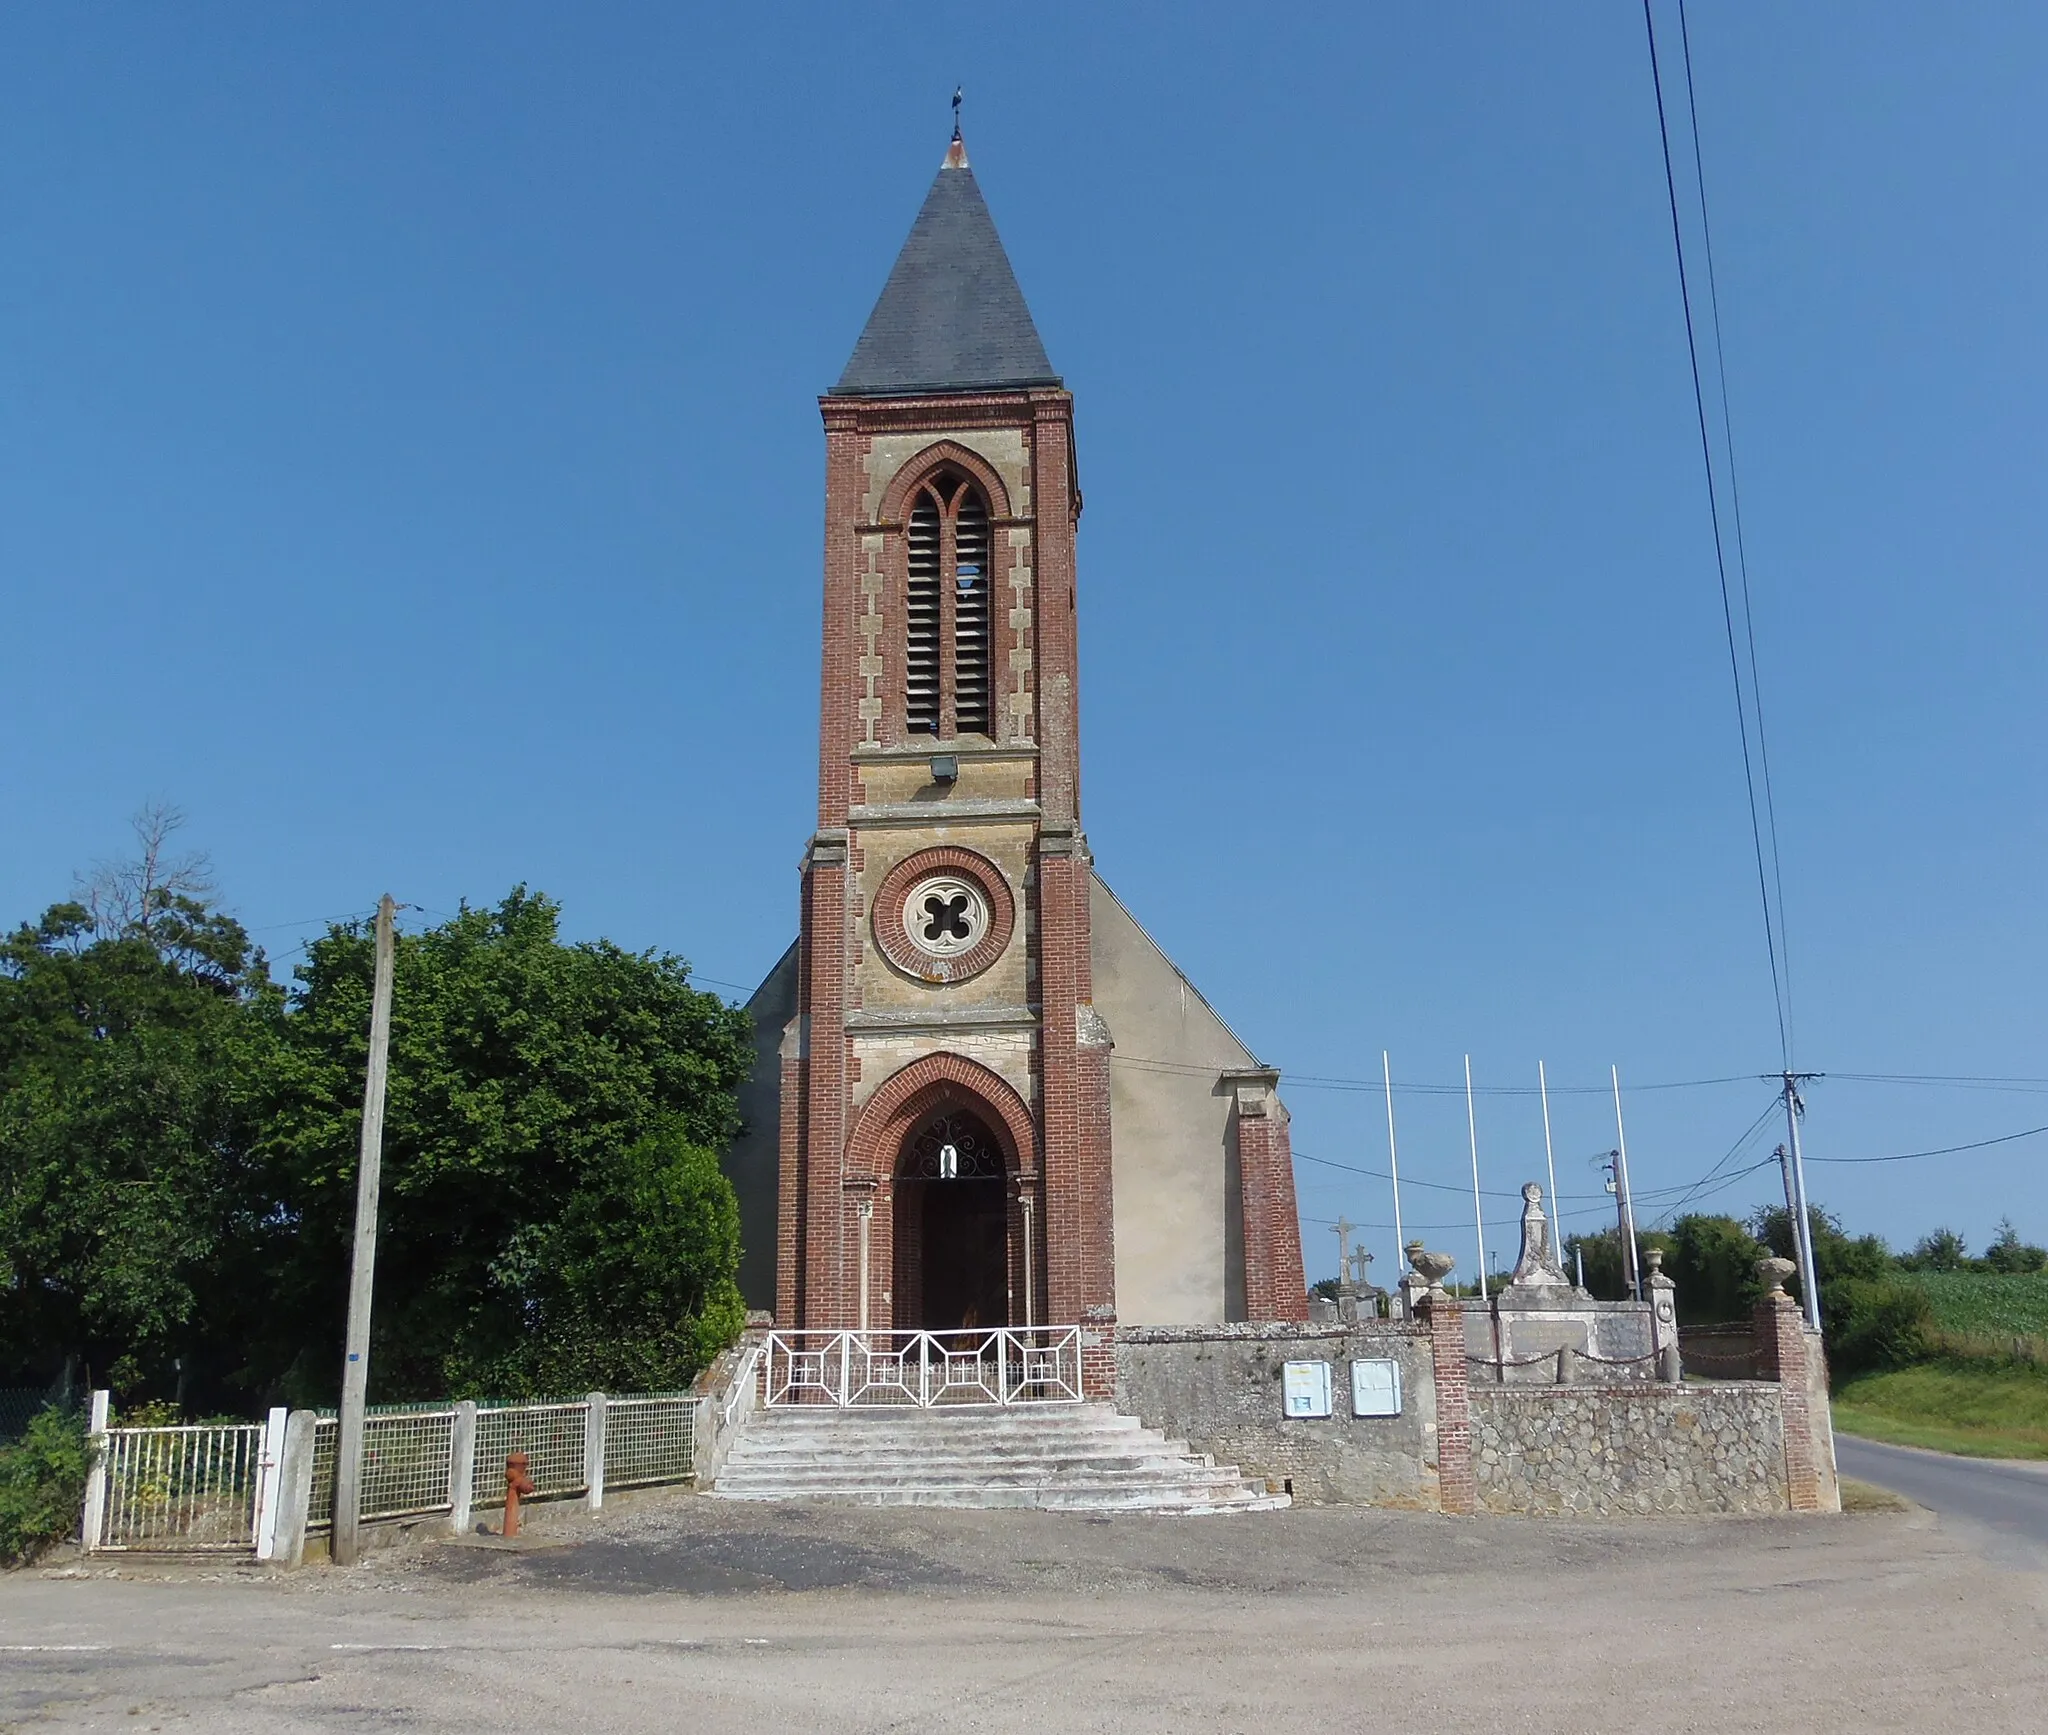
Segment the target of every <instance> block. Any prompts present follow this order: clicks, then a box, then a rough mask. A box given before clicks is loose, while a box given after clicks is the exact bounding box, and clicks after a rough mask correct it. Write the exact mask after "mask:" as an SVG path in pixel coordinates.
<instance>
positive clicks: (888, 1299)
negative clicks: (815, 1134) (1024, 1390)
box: [845, 1053, 1046, 1330]
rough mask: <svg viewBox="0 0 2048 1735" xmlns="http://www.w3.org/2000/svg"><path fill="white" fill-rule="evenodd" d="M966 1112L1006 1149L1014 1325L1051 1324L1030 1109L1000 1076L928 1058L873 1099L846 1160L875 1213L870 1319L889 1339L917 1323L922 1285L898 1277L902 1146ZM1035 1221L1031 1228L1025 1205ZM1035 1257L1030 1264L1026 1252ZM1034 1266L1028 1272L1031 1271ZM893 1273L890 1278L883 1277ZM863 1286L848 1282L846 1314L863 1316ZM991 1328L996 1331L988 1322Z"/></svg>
mask: <svg viewBox="0 0 2048 1735" xmlns="http://www.w3.org/2000/svg"><path fill="white" fill-rule="evenodd" d="M948 1108H961V1109H967V1110H969V1111H971V1112H972V1113H974V1114H975V1115H977V1116H979V1117H980V1118H981V1119H982V1120H983V1121H984V1122H986V1123H987V1125H988V1128H989V1130H990V1131H991V1132H992V1133H994V1134H995V1137H996V1141H997V1143H998V1144H999V1145H1000V1146H1001V1147H1002V1154H1003V1165H1004V1168H1005V1170H1006V1171H1007V1177H1008V1178H1007V1180H1006V1182H1005V1185H1004V1194H1005V1204H1006V1218H1007V1224H1006V1230H1007V1232H1006V1237H1005V1240H1006V1247H1007V1252H1006V1271H1005V1278H1006V1282H1007V1287H1008V1293H1009V1319H1010V1323H1011V1324H1013V1325H1018V1324H1022V1323H1024V1316H1025V1313H1026V1312H1027V1311H1029V1312H1030V1313H1032V1314H1034V1315H1035V1316H1036V1317H1037V1318H1038V1319H1043V1318H1044V1316H1045V1271H1046V1259H1045V1250H1044V1229H1043V1215H1042V1206H1041V1202H1040V1200H1039V1197H1038V1190H1039V1164H1038V1148H1037V1132H1036V1128H1035V1127H1034V1125H1033V1122H1032V1118H1031V1111H1030V1109H1029V1108H1028V1107H1027V1106H1026V1105H1025V1102H1024V1099H1023V1098H1022V1097H1021V1096H1019V1095H1018V1094H1017V1092H1016V1090H1015V1088H1014V1087H1012V1086H1011V1085H1010V1084H1009V1083H1008V1082H1007V1081H1006V1080H1005V1079H1003V1078H1002V1077H1001V1076H1000V1075H999V1074H997V1073H995V1072H992V1071H991V1070H990V1069H989V1068H987V1067H985V1066H982V1065H980V1064H979V1063H978V1062H975V1061H972V1060H969V1059H967V1058H966V1057H965V1056H963V1055H958V1054H946V1053H939V1054H927V1055H925V1056H923V1057H922V1058H921V1059H918V1060H914V1061H912V1062H911V1063H910V1064H909V1065H908V1066H906V1067H904V1068H903V1069H902V1071H900V1072H897V1073H895V1074H893V1075H892V1076H891V1077H890V1078H889V1079H888V1080H887V1081H886V1082H884V1084H883V1085H882V1087H881V1088H880V1089H879V1090H878V1091H876V1092H875V1094H874V1095H873V1096H872V1097H871V1098H869V1100H868V1103H867V1106H866V1107H865V1108H864V1109H863V1110H862V1111H861V1115H860V1119H859V1121H858V1123H857V1124H856V1126H855V1127H854V1131H853V1137H852V1139H851V1140H850V1141H849V1142H848V1145H847V1151H846V1171H845V1172H846V1186H847V1187H848V1189H849V1190H851V1191H854V1192H856V1193H858V1194H860V1195H862V1196H864V1197H865V1198H866V1199H867V1201H868V1205H867V1209H868V1210H870V1211H871V1212H872V1217H871V1218H870V1222H869V1228H870V1231H871V1233H872V1236H873V1244H872V1263H871V1268H870V1277H869V1283H870V1291H869V1298H868V1310H867V1317H868V1320H869V1323H870V1324H871V1325H872V1326H873V1327H875V1328H877V1329H881V1330H887V1329H890V1328H892V1327H893V1326H894V1325H895V1324H896V1323H897V1321H898V1320H899V1319H902V1320H904V1321H905V1322H906V1323H909V1324H916V1323H917V1322H918V1312H919V1306H920V1300H921V1281H920V1279H919V1277H918V1276H917V1275H916V1274H912V1275H911V1277H910V1280H909V1282H908V1283H907V1284H905V1283H904V1282H903V1281H901V1280H900V1279H898V1278H897V1277H896V1276H895V1271H896V1266H897V1257H896V1250H897V1233H896V1204H897V1198H898V1183H897V1179H896V1166H897V1159H898V1156H899V1153H900V1152H901V1150H902V1148H903V1141H904V1140H905V1139H906V1138H907V1137H908V1136H909V1135H910V1133H911V1131H912V1130H913V1129H914V1128H915V1127H917V1126H918V1124H919V1123H920V1122H922V1121H923V1120H924V1119H925V1118H926V1117H927V1116H929V1115H932V1114H936V1113H938V1112H939V1111H941V1110H943V1109H948ZM1027 1199H1028V1200H1030V1201H1031V1203H1030V1207H1029V1208H1030V1210H1031V1211H1032V1212H1033V1213H1034V1214H1035V1215H1034V1219H1033V1222H1032V1225H1031V1227H1030V1228H1029V1229H1027V1227H1026V1200H1027ZM1027 1248H1029V1249H1030V1251H1029V1253H1028V1255H1027V1253H1026V1249H1027ZM1027 1258H1028V1264H1029V1269H1028V1270H1027ZM885 1273H887V1274H890V1275H884V1274H885ZM858 1281H859V1280H858V1278H857V1277H856V1276H853V1274H849V1301H850V1303H851V1305H850V1307H849V1309H848V1311H849V1312H850V1313H852V1314H854V1315H856V1316H857V1314H858V1310H859V1296H858V1293H857V1290H858ZM985 1323H993V1322H985Z"/></svg>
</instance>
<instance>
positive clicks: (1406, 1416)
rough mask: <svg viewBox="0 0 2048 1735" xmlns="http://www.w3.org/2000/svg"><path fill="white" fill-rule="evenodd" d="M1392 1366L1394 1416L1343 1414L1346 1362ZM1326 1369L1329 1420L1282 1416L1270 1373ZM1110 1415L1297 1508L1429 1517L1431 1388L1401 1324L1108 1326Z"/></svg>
mask: <svg viewBox="0 0 2048 1735" xmlns="http://www.w3.org/2000/svg"><path fill="white" fill-rule="evenodd" d="M1354 1358H1357V1359H1360V1360H1378V1359H1392V1360H1394V1361H1396V1362H1398V1363H1399V1364H1400V1368H1401V1388H1402V1395H1403V1406H1402V1413H1401V1414H1400V1415H1398V1416H1366V1417H1359V1416H1353V1415H1352V1414H1351V1401H1350V1400H1351V1385H1350V1381H1351V1374H1350V1364H1351V1362H1352V1360H1353V1359H1354ZM1289 1361H1324V1362H1328V1363H1329V1364H1330V1367H1331V1374H1332V1384H1333V1387H1334V1392H1333V1402H1332V1405H1331V1409H1332V1411H1333V1413H1332V1414H1331V1415H1330V1416H1329V1417H1328V1418H1327V1419H1323V1420H1314V1421H1297V1420H1291V1419H1289V1418H1288V1417H1286V1416H1284V1415H1283V1414H1282V1413H1281V1409H1282V1405H1281V1391H1280V1386H1281V1368H1282V1366H1283V1364H1285V1363H1287V1362H1289ZM1116 1407H1117V1408H1118V1409H1119V1410H1121V1411H1123V1412H1124V1414H1126V1415H1134V1416H1137V1417H1138V1418H1139V1419H1140V1420H1141V1421H1143V1422H1144V1423H1145V1424H1146V1425H1147V1426H1148V1427H1154V1428H1161V1429H1164V1430H1165V1432H1166V1435H1167V1437H1168V1438H1169V1439H1179V1440H1186V1441H1187V1443H1188V1444H1189V1446H1190V1447H1192V1448H1193V1449H1194V1450H1195V1451H1197V1452H1209V1453H1212V1454H1213V1455H1214V1456H1215V1458H1216V1461H1217V1462H1218V1463H1222V1464H1235V1465H1236V1466H1237V1467H1238V1468H1239V1469H1240V1470H1242V1471H1243V1472H1244V1473H1245V1474H1246V1475H1247V1476H1253V1477H1264V1478H1265V1479H1266V1480H1267V1481H1269V1482H1270V1483H1272V1484H1273V1485H1274V1486H1275V1487H1279V1486H1283V1485H1286V1484H1288V1483H1292V1485H1293V1489H1294V1497H1295V1499H1296V1500H1298V1501H1301V1502H1303V1503H1304V1504H1308V1505H1325V1504H1328V1505H1350V1506H1405V1507H1420V1508H1424V1509H1426V1510H1431V1511H1433V1510H1435V1509H1436V1506H1437V1486H1436V1385H1435V1381H1434V1379H1433V1378H1432V1377H1431V1372H1430V1348H1429V1340H1428V1337H1427V1335H1426V1334H1425V1333H1424V1332H1423V1331H1422V1330H1420V1329H1419V1328H1416V1327H1410V1326H1404V1325H1388V1324H1380V1325H1359V1326H1298V1325H1221V1326H1211V1327H1208V1328H1207V1329H1201V1330H1176V1329H1171V1328H1164V1327H1152V1328H1144V1327H1141V1328H1137V1329H1130V1328H1127V1327H1121V1326H1120V1327H1119V1328H1118V1330H1117V1343H1116Z"/></svg>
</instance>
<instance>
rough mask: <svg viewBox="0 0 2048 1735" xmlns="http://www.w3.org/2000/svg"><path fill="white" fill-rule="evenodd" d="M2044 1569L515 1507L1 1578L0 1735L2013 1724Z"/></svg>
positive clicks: (1799, 1526) (1152, 1525)
mask: <svg viewBox="0 0 2048 1735" xmlns="http://www.w3.org/2000/svg"><path fill="white" fill-rule="evenodd" d="M2044 1704H2048V1574H2042V1573H2035V1572H2010V1571H2006V1570H2003V1569H2002V1568H2001V1567H1999V1566H1997V1565H1995V1564H1993V1563H1991V1562H1989V1561H1987V1560H1985V1559H1984V1558H1983V1557H1982V1556H1981V1555H1980V1554H1979V1553H1978V1552H1977V1551H1976V1550H1975V1549H1973V1548H1971V1547H1969V1546H1967V1545H1965V1544H1964V1543H1963V1541H1962V1540H1961V1539H1960V1538H1958V1537H1954V1536H1949V1535H1944V1534H1943V1533H1942V1529H1941V1526H1940V1524H1939V1522H1938V1521H1937V1520H1936V1519H1935V1518H1934V1517H1933V1516H1932V1515H1931V1514H1929V1513H1927V1512H1926V1511H1924V1510H1920V1509H1917V1508H1916V1509H1915V1510H1913V1511H1910V1512H1880V1513H1864V1514H1854V1515H1850V1516H1847V1517H1843V1518H1789V1519H1788V1518H1769V1519H1717V1520H1657V1519H1645V1520H1633V1521H1626V1522H1624V1521H1619V1520H1617V1521H1608V1522H1577V1521H1572V1520H1565V1519H1534V1520H1515V1519H1498V1518H1496V1519H1446V1518H1436V1517H1431V1516H1428V1515H1426V1514H1420V1513H1403V1512H1379V1511H1363V1510H1356V1509H1325V1510H1315V1509H1303V1508H1297V1509H1295V1510H1293V1511H1290V1512H1273V1513H1252V1514H1242V1515H1237V1516H1232V1517H1221V1518H1199V1519H1171V1518H1166V1519H1158V1518H1143V1517H1129V1518H1126V1517H1118V1518H1115V1519H1111V1520H1106V1521H1098V1520H1095V1519H1092V1518H1081V1517H1075V1516H1070V1515H1064V1514H1058V1513H1037V1512H995V1513H990V1512H943V1511H920V1510H908V1511H905V1510H900V1509H899V1510H889V1509H878V1510H864V1509H855V1510H835V1509H803V1508H779V1507H772V1506H763V1507H748V1506H745V1505H742V1504H740V1503H737V1502H724V1501H713V1500H706V1499H704V1498H702V1497H701V1496H689V1495H679V1496H669V1497H667V1498H649V1499H646V1500H643V1501H640V1502H636V1503H633V1504H630V1505H627V1504H622V1505H621V1506H620V1507H619V1508H618V1509H616V1510H614V1509H613V1508H612V1507H610V1506H607V1508H606V1510H605V1511H604V1512H602V1513H598V1514H581V1513H576V1512H568V1511H559V1510H550V1509H548V1508H545V1507H543V1508H541V1509H539V1510H538V1511H537V1512H536V1514H535V1523H534V1528H533V1536H532V1539H531V1542H530V1544H528V1543H522V1544H514V1545H512V1546H511V1547H510V1548H507V1547H506V1546H505V1545H503V1544H498V1545H495V1546H486V1545H483V1544H482V1543H481V1540H480V1539H478V1540H476V1541H473V1542H464V1543H457V1544H448V1545H440V1546H433V1545H428V1544H426V1543H424V1542H422V1543H421V1544H419V1545H418V1546H416V1547H414V1548H413V1549H411V1550H410V1551H407V1552H394V1553H393V1554H390V1555H373V1556H372V1557H371V1559H370V1560H369V1561H367V1562H365V1563H364V1564H363V1565H362V1566H360V1567H355V1568H350V1569H348V1570H346V1571H338V1570H334V1569H330V1568H315V1567H309V1568H307V1569H306V1570H304V1571H303V1572H299V1573H292V1574H281V1575H269V1574H266V1573H264V1572H262V1571H261V1570H259V1569H256V1568H254V1567H246V1568H244V1567H234V1566H229V1565H226V1564H224V1563H222V1564H215V1565H208V1564H207V1563H205V1562H196V1563H195V1562H186V1563H183V1564H179V1563H176V1562H168V1563H162V1564H160V1565H156V1566H152V1565H151V1564H150V1563H148V1562H144V1561H140V1560H136V1559H132V1558H131V1559H127V1560H120V1559H116V1560H112V1561H108V1562H106V1563H104V1564H102V1563H100V1562H90V1563H87V1562H77V1561H73V1562H70V1563H68V1564H66V1563H53V1564H52V1565H51V1566H49V1567H48V1568H46V1569H43V1570H31V1571H27V1572H17V1573H0V1729H12V1728H16V1727H24V1728H33V1729H37V1730H42V1729H53V1730H54V1729H66V1730H69V1729H79V1730H89V1729H119V1730H121V1731H123V1732H124V1735H150V1732H151V1731H159V1730H160V1731H174V1730H175V1731H202V1730H203V1731H205V1735H299V1732H301V1731H307V1732H312V1731H318V1732H320V1735H329V1732H331V1731H335V1730H343V1729H346V1730H351V1731H353V1730H358V1729H361V1730H396V1731H404V1732H405V1735H501V1732H503V1731H513V1732H515V1735H552V1732H553V1731H558V1730H559V1731H567V1732H569V1735H656V1732H659V1735H674V1732H675V1731H676V1730H678V1729H681V1730H685V1731H688V1732H689V1735H762V1732H763V1731H770V1732H775V1735H780V1732H781V1731H789V1732H791V1735H808V1732H809V1731H812V1730H826V1731H831V1732H832V1735H955V1732H958V1735H1046V1732H1047V1731H1057V1732H1058V1735H1155V1732H1156V1735H1245V1732H1246V1731H1257V1732H1258V1735H1293V1732H1295V1731H1301V1732H1303V1735H1331V1732H1333V1731H1342V1732H1354V1731H1355V1732H1357V1735H1384V1732H1391V1731H1404V1730H1414V1731H1426V1732H1427V1735H1510V1732H1513V1735H1520V1732H1522V1731H1529V1730H1554V1729H1561V1728H1565V1727H1569V1728H1571V1729H1572V1730H1574V1731H1580V1732H1583V1735H1643V1732H1644V1731H1654V1732H1656V1735H1752V1732H1753V1735H1787V1732H1788V1731H1796V1732H1797V1735H1838V1732H1839V1735H1874V1732H1886V1735H1889V1732H1893V1731H1896V1732H1897V1735H1918V1732H1919V1731H1922V1730H1927V1729H1948V1728H1951V1727H1955V1726H1962V1727H1967V1728H1968V1729H1969V1730H1970V1732H1971V1735H2040V1730H2041V1727H2042V1720H2041V1707H2042V1706H2043V1705H2044Z"/></svg>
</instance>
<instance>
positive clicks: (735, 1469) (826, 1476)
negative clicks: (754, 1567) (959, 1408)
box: [718, 1459, 1244, 1488]
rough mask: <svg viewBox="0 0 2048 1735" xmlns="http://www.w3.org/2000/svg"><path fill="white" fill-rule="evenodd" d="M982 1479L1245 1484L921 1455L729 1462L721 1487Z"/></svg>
mask: <svg viewBox="0 0 2048 1735" xmlns="http://www.w3.org/2000/svg"><path fill="white" fill-rule="evenodd" d="M903 1481H911V1482H984V1483H987V1484H988V1485H989V1486H990V1487H999V1486H1000V1487H1013V1486H1014V1487H1020V1488H1021V1487H1037V1486H1040V1485H1041V1484H1046V1483H1054V1482H1060V1483H1065V1482H1100V1483H1102V1484H1104V1485H1105V1486H1107V1485H1109V1484H1112V1483H1134V1484H1135V1483H1148V1484H1149V1483H1154V1482H1158V1483H1167V1482H1171V1483H1174V1484H1176V1485H1185V1486H1188V1487H1194V1486H1197V1485H1200V1486H1202V1487H1205V1488H1210V1487H1213V1488H1231V1487H1237V1486H1239V1485H1241V1484H1242V1483H1243V1481H1244V1478H1243V1477H1242V1476H1240V1475H1239V1474H1238V1473H1237V1467H1236V1466H1235V1465H1221V1466H1216V1467H1213V1468H1211V1467H1205V1466H1197V1465H1191V1464H1187V1463H1179V1464H1176V1463H1173V1462H1171V1461H1167V1462H1159V1461H1156V1460H1154V1461H1146V1462H1141V1463H1131V1464H1105V1463H1103V1462H1102V1461H1100V1460H1099V1459H1098V1460H1093V1461H1091V1462H1088V1463H1085V1464H1062V1463H1048V1462H1039V1463H1033V1464H1021V1465H1017V1466H1015V1467H1010V1466H1005V1467H1003V1468H1001V1469H996V1468H993V1467H990V1466H987V1465H977V1464H971V1463H966V1462H964V1461H958V1460H955V1461H950V1462H941V1463H929V1462H927V1461H925V1460H923V1459H919V1460H917V1461H916V1462H915V1463H914V1464H908V1465H905V1466H903V1467H901V1468H900V1469H898V1468H896V1467H894V1466H889V1465H880V1464H848V1465H823V1464H805V1465H801V1466H786V1465H780V1464H775V1465H769V1464H758V1463H751V1462H749V1463H741V1464H733V1463H728V1464H727V1465H726V1467H725V1468H724V1469H723V1470H722V1471H720V1472H719V1477H718V1485H719V1486H720V1487H721V1488H738V1487H768V1486H775V1487H785V1486H798V1485H800V1486H802V1487H806V1488H839V1487H854V1486H861V1487H865V1486H867V1485H869V1484H871V1483H875V1484H879V1483H893V1482H903Z"/></svg>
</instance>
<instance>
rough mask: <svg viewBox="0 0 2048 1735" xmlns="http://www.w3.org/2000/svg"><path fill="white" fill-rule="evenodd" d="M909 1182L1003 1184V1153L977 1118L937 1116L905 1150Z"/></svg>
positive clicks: (904, 1171)
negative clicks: (989, 1182) (995, 1182)
mask: <svg viewBox="0 0 2048 1735" xmlns="http://www.w3.org/2000/svg"><path fill="white" fill-rule="evenodd" d="M902 1178H903V1179H904V1180H906V1181H982V1180H992V1181H999V1180H1001V1179H1002V1178H1003V1153H1002V1151H1001V1150H1000V1149H999V1148H998V1147H997V1145H996V1142H995V1140H994V1139H993V1138H991V1137H990V1136H989V1130H988V1128H987V1127H985V1126H983V1125H982V1123H981V1121H980V1119H979V1118H978V1117H977V1116H974V1115H971V1114H942V1115H934V1116H933V1117H932V1118H931V1119H930V1120H928V1121H926V1122H925V1123H924V1125H923V1126H921V1127H919V1128H918V1129H917V1131H916V1132H914V1133H912V1134H911V1135H910V1138H909V1140H908V1141H907V1142H906V1143H905V1144H904V1147H903V1166H902Z"/></svg>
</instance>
